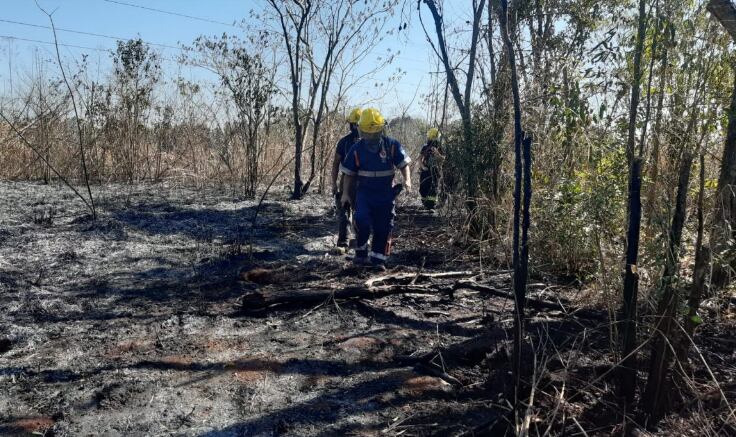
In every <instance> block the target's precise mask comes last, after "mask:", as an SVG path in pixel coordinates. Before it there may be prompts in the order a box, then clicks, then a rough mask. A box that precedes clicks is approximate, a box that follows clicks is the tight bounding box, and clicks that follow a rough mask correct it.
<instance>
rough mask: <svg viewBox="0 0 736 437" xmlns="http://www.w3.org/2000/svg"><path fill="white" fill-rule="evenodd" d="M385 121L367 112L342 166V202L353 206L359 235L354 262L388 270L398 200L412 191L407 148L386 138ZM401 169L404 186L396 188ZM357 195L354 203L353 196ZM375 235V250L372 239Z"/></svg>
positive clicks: (376, 111)
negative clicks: (404, 192)
mask: <svg viewBox="0 0 736 437" xmlns="http://www.w3.org/2000/svg"><path fill="white" fill-rule="evenodd" d="M385 124H386V122H385V120H384V118H383V116H382V115H381V113H380V112H379V111H378V110H377V109H374V108H368V109H365V110H363V113H362V114H361V116H360V121H359V122H358V129H359V131H360V140H359V141H358V142H357V143H355V145H353V147H352V148H351V149H350V151H349V152H348V154H347V156H346V157H345V159H344V160H343V162H342V164H341V165H340V171H341V172H342V173H343V175H344V177H343V189H342V198H341V203H342V204H343V205H344V204H353V203H354V205H353V206H354V209H355V214H354V216H353V220H354V223H355V228H356V232H357V242H356V248H355V258H353V263H355V264H358V265H371V266H373V267H374V268H376V269H377V270H385V269H386V259H387V257H388V255H389V253H390V249H391V230H392V229H393V225H394V198H395V197H396V195H397V194H398V192H400V191H401V188H403V189H406V190H407V191H410V190H411V176H410V169H409V162H410V161H411V159H410V158H409V156H408V155H407V154H406V151H405V150H404V147H403V146H402V145H401V144H400V143H399V142H398V141H396V140H395V139H393V138H390V137H387V136H385V135H383V129H384V127H385ZM397 169H398V170H399V172H400V173H401V176H402V179H403V183H404V185H403V187H401V186H398V185H397V186H396V187H394V185H393V180H394V174H395V173H396V170H397ZM353 192H355V197H354V199H355V200H354V201H353V200H352V196H351V193H353ZM371 232H372V233H373V241H372V243H371V251H370V252H368V239H369V237H370V235H371Z"/></svg>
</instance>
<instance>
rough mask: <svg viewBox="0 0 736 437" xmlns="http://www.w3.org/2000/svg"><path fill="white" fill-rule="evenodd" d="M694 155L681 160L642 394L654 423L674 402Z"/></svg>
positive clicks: (643, 407) (686, 153)
mask: <svg viewBox="0 0 736 437" xmlns="http://www.w3.org/2000/svg"><path fill="white" fill-rule="evenodd" d="M692 164H693V156H692V154H691V153H690V152H685V156H683V158H682V161H681V163H680V171H679V180H678V183H677V198H676V201H675V211H674V214H673V216H672V226H671V227H670V232H669V250H668V251H667V261H666V262H665V268H664V274H663V275H662V285H663V286H662V288H663V290H662V297H661V298H660V301H659V305H658V310H657V324H656V325H655V329H654V333H653V335H654V337H655V340H654V344H653V346H652V355H651V359H650V370H649V379H648V380H647V386H646V390H645V391H644V395H643V397H642V409H643V410H644V411H645V412H646V413H647V414H648V415H649V417H650V419H651V420H652V421H653V424H655V423H656V422H657V421H659V419H660V418H662V416H663V415H664V413H666V412H667V411H669V409H670V407H671V405H672V397H671V395H672V393H673V391H672V385H671V384H670V383H669V378H670V368H671V367H672V358H673V357H674V354H673V350H672V346H671V343H670V340H671V339H672V338H673V330H674V329H675V324H676V321H675V319H676V317H677V310H678V308H679V306H680V291H679V288H678V284H677V282H678V279H677V277H678V274H679V270H680V269H679V261H680V256H679V252H680V242H681V241H682V229H683V227H684V226H685V218H686V215H687V190H688V186H689V185H690V170H691V168H692Z"/></svg>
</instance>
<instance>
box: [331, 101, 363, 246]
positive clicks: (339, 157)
mask: <svg viewBox="0 0 736 437" xmlns="http://www.w3.org/2000/svg"><path fill="white" fill-rule="evenodd" d="M361 112H362V111H361V110H360V109H358V108H356V109H353V110H352V111H351V112H350V114H348V116H347V118H346V121H347V122H348V126H350V133H349V134H347V135H345V136H344V137H342V138H341V139H340V141H338V142H337V147H336V148H335V158H334V160H333V161H332V195H333V196H334V197H335V202H336V203H337V221H338V231H337V246H338V247H347V246H348V225H349V224H350V212H351V211H350V206H349V205H343V203H342V202H341V199H342V192H341V191H340V188H341V185H342V184H341V183H340V164H341V163H342V162H343V161H344V160H345V156H347V154H348V151H349V150H350V148H351V147H353V144H355V143H356V142H358V140H359V139H360V135H359V133H358V121H360V113H361Z"/></svg>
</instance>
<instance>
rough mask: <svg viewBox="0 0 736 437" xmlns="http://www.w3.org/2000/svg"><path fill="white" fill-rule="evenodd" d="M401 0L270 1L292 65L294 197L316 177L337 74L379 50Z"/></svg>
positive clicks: (304, 189) (297, 196)
mask: <svg viewBox="0 0 736 437" xmlns="http://www.w3.org/2000/svg"><path fill="white" fill-rule="evenodd" d="M398 1H399V0H390V1H387V2H362V1H359V0H331V1H319V2H315V1H312V0H303V1H300V0H290V1H279V0H268V1H267V3H268V5H269V8H270V10H271V11H272V12H273V13H274V14H275V17H276V21H277V23H278V28H279V33H280V38H281V39H282V40H283V41H284V45H285V55H286V58H287V60H288V63H289V78H290V82H291V90H290V94H291V112H292V124H293V129H294V185H293V190H292V198H294V199H299V198H301V197H302V196H303V195H304V194H305V193H306V191H307V190H308V189H309V186H310V184H311V182H312V180H313V179H314V177H315V174H316V156H317V155H316V150H315V148H316V147H317V144H318V137H319V132H320V127H321V125H322V122H323V120H324V116H325V111H326V109H327V106H328V99H329V98H330V91H331V89H332V85H333V76H334V75H335V73H336V72H337V71H338V70H339V68H340V67H341V66H351V67H354V66H355V63H354V62H350V60H351V59H356V58H362V57H363V56H365V55H366V54H367V53H371V52H372V51H373V50H374V48H375V45H377V44H378V43H379V42H380V41H381V40H382V39H383V38H384V36H385V33H384V26H385V24H386V21H387V18H388V17H389V16H390V15H391V13H392V12H393V9H394V7H395V6H396V5H397V4H398ZM356 54H357V55H356ZM310 127H311V128H312V129H313V131H312V144H311V148H310V149H309V150H310V152H311V153H310V159H309V161H310V173H309V176H308V177H307V179H306V180H304V177H303V176H304V175H303V174H302V164H303V162H302V160H303V154H304V151H305V142H306V140H307V137H308V132H307V131H308V129H309V128H310Z"/></svg>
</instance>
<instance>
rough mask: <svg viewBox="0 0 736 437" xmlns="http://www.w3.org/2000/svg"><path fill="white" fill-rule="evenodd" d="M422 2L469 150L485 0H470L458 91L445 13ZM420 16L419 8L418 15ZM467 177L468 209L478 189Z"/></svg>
mask: <svg viewBox="0 0 736 437" xmlns="http://www.w3.org/2000/svg"><path fill="white" fill-rule="evenodd" d="M423 3H424V4H425V5H426V6H427V9H429V12H430V14H431V15H432V20H433V22H434V30H435V36H436V38H437V43H436V44H435V43H434V42H433V41H432V38H430V37H429V34H428V33H427V40H428V41H429V43H430V44H431V45H432V48H433V49H434V51H435V53H436V54H437V56H438V57H439V58H440V60H441V61H442V65H443V67H444V70H445V74H446V75H447V83H448V86H449V88H450V92H451V93H452V98H453V99H454V100H455V105H457V109H458V111H459V112H460V119H461V121H462V126H463V142H464V146H465V147H466V148H468V149H470V148H471V147H472V146H473V122H472V93H473V79H474V77H475V67H476V56H477V51H478V41H479V40H480V28H481V18H482V17H483V12H484V10H485V0H480V1H478V0H473V11H472V12H473V22H472V28H471V35H470V45H469V49H468V52H467V53H468V56H467V59H468V61H467V67H466V68H465V69H464V70H465V72H466V73H465V78H464V82H465V83H464V85H465V86H464V90H463V92H461V91H460V83H459V80H458V77H457V74H456V72H457V71H461V69H460V68H458V66H457V65H456V64H455V62H454V60H452V59H451V58H450V54H449V48H448V43H447V38H446V35H445V25H444V15H443V13H442V12H441V11H440V9H439V7H438V5H437V2H436V1H435V0H423ZM419 17H420V19H421V9H420V15H419ZM425 32H426V31H425ZM466 176H467V177H468V178H469V179H468V181H467V190H468V197H469V201H470V206H471V208H472V207H473V205H475V202H474V197H475V196H476V193H475V190H476V189H477V185H478V183H477V180H475V176H476V175H475V173H474V172H467V175H466Z"/></svg>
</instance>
